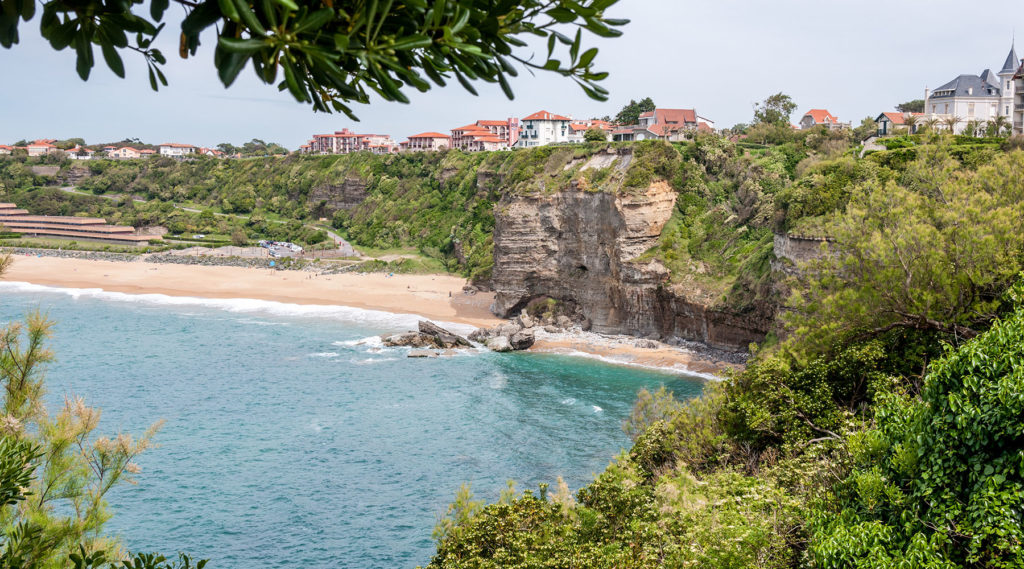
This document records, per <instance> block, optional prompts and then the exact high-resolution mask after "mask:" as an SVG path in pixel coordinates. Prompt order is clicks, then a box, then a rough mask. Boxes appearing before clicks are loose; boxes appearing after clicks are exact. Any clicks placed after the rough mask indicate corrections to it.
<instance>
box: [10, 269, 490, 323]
mask: <svg viewBox="0 0 1024 569" xmlns="http://www.w3.org/2000/svg"><path fill="white" fill-rule="evenodd" d="M0 291H7V292H20V293H32V294H38V293H50V294H63V295H66V296H69V297H71V298H73V299H76V300H77V299H79V298H95V299H98V300H106V301H113V302H127V303H137V304H148V305H160V306H170V307H204V308H213V309H218V310H224V311H227V312H236V313H249V314H267V315H272V316H282V317H299V318H330V319H334V320H342V321H346V322H352V323H355V324H362V325H366V326H370V327H373V328H382V329H386V330H415V329H416V327H417V324H418V323H419V321H420V320H424V318H423V317H422V316H418V315H416V314H405V313H396V312H384V311H382V310H371V309H366V308H353V307H351V306H340V305H324V304H291V303H287V302H277V301H274V300H260V299H255V298H202V297H197V296H170V295H166V294H155V293H145V294H129V293H124V292H113V291H106V290H103V289H101V288H65V287H55V286H47V285H38V284H33V283H27V282H18V281H15V282H0ZM438 325H440V326H443V327H445V328H447V329H449V330H451V331H452V332H455V333H457V334H466V333H468V332H469V331H472V330H474V329H475V328H474V327H473V326H470V325H467V324H457V323H451V322H438ZM467 330H468V331H467Z"/></svg>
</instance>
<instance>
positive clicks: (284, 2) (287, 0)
mask: <svg viewBox="0 0 1024 569" xmlns="http://www.w3.org/2000/svg"><path fill="white" fill-rule="evenodd" d="M274 2H277V3H278V4H280V5H281V6H284V7H285V8H288V9H289V10H291V11H292V12H297V11H298V10H299V5H298V4H296V3H295V2H294V1H293V0H274Z"/></svg>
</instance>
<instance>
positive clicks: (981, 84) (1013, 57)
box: [924, 46, 1020, 134]
mask: <svg viewBox="0 0 1024 569" xmlns="http://www.w3.org/2000/svg"><path fill="white" fill-rule="evenodd" d="M1019 66H1020V60H1019V59H1018V58H1017V52H1016V50H1015V49H1014V47H1013V46H1011V47H1010V53H1009V54H1008V55H1007V56H1006V62H1005V63H1003V67H1002V69H1000V70H999V73H992V71H991V70H989V69H986V70H985V71H983V72H982V73H981V75H960V76H959V77H957V78H955V79H953V80H952V81H949V82H947V83H945V84H944V85H942V86H941V87H937V88H935V89H934V90H932V91H929V90H928V89H925V94H924V115H925V116H924V119H925V120H928V119H938V120H939V121H942V122H944V121H947V120H951V119H954V118H955V119H956V126H955V127H954V128H953V132H954V133H955V134H961V133H963V132H964V130H965V129H966V128H967V123H969V122H975V123H978V124H979V125H980V124H983V123H987V122H989V121H992V120H995V119H996V118H997V117H1005V120H1006V122H1007V124H1008V125H1009V124H1010V123H1011V121H1012V118H1013V110H1014V81H1013V76H1014V74H1015V73H1016V72H1017V69H1018V67H1019ZM940 124H941V122H940ZM947 128H948V127H947Z"/></svg>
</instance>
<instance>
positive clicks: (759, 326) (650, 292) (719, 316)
mask: <svg viewBox="0 0 1024 569" xmlns="http://www.w3.org/2000/svg"><path fill="white" fill-rule="evenodd" d="M619 154H620V156H619V157H618V158H615V160H612V161H611V162H609V160H608V157H607V156H603V157H602V156H598V157H594V158H593V159H592V160H591V162H594V161H597V160H598V159H599V158H600V159H601V160H602V163H601V164H600V167H603V168H613V169H614V168H616V167H617V165H616V164H615V163H614V162H615V161H618V162H620V164H619V165H618V166H621V163H626V164H628V163H629V156H630V155H629V153H628V152H623V151H622V150H620V151H619ZM613 158H614V156H613ZM586 168H587V165H584V166H583V169H584V170H585V169H586ZM623 169H624V168H623ZM676 199H677V192H676V190H675V189H673V188H672V187H671V186H670V185H669V183H667V182H666V181H665V180H656V181H653V182H651V183H650V184H649V185H647V186H646V187H645V188H640V189H636V188H622V187H621V186H620V187H618V188H612V189H611V190H609V191H589V188H587V187H586V184H585V183H580V182H579V181H574V182H572V183H570V184H569V185H568V186H567V187H566V188H564V189H562V190H557V191H537V192H528V193H517V192H505V193H504V194H503V196H502V199H501V200H500V201H499V203H498V204H497V205H496V207H495V228H494V269H493V274H492V279H491V284H492V286H493V288H494V290H495V292H496V299H495V302H494V305H493V311H494V312H495V314H497V315H499V316H504V317H508V316H512V315H515V314H518V313H519V311H520V310H522V309H523V308H525V307H526V306H527V305H528V304H529V303H530V302H531V301H534V300H536V299H541V298H554V299H556V300H559V301H561V302H566V303H571V304H572V305H575V307H576V308H577V310H578V312H579V313H581V314H582V316H583V317H584V318H585V319H586V321H587V322H588V323H589V326H590V329H591V330H593V331H595V332H602V333H616V334H634V335H640V336H646V337H657V338H662V339H673V338H678V339H684V340H692V341H698V342H702V343H705V344H707V345H710V346H713V347H717V348H723V349H745V348H746V347H747V346H748V345H749V344H750V343H751V342H760V341H762V340H763V339H764V337H765V334H766V333H767V331H768V329H769V326H770V324H771V320H772V315H773V311H772V310H770V309H769V310H760V311H758V310H753V311H750V310H748V311H747V312H746V313H738V312H736V311H734V310H730V309H728V308H725V307H721V306H716V305H713V304H710V303H708V302H707V301H704V300H700V299H698V298H692V297H688V296H687V295H686V294H684V293H683V292H682V291H681V290H680V289H679V288H677V287H674V286H672V285H671V284H670V274H669V270H668V269H667V268H666V267H665V266H664V265H663V264H662V263H661V262H660V261H659V260H657V259H645V260H639V259H637V258H638V257H639V256H641V255H642V254H643V253H645V252H646V251H648V250H649V249H651V248H652V247H654V246H656V245H657V244H658V242H659V238H660V237H661V234H662V230H663V228H664V227H665V224H666V223H667V222H668V221H669V219H670V217H671V216H672V213H673V209H674V208H675V205H676Z"/></svg>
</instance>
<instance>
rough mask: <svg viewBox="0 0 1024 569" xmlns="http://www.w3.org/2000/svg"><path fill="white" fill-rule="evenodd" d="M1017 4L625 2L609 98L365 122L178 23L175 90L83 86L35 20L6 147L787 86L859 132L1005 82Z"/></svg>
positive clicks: (6, 68) (486, 113) (747, 113)
mask: <svg viewBox="0 0 1024 569" xmlns="http://www.w3.org/2000/svg"><path fill="white" fill-rule="evenodd" d="M968 6H969V10H968V9H967V7H968ZM1020 8H1021V2H1020V0H976V1H974V2H970V3H966V2H964V1H963V0H885V1H882V0H855V1H854V0H824V1H823V0H773V1H770V2H766V1H764V0H620V2H619V4H618V5H617V6H616V7H615V8H614V10H613V12H614V15H615V16H616V17H626V18H630V19H631V20H632V23H630V24H629V25H628V26H626V27H625V28H624V31H625V34H624V35H623V36H622V37H620V38H617V39H614V40H599V41H598V40H596V38H592V39H591V40H590V45H597V46H599V47H600V48H601V51H600V54H599V55H598V57H597V62H598V64H599V68H600V69H603V70H607V71H609V72H610V73H611V76H610V77H609V78H608V79H607V80H606V82H605V87H606V88H607V89H608V90H609V91H611V98H610V100H609V101H608V102H607V103H598V102H595V101H592V100H590V99H588V98H587V97H586V96H585V95H584V94H583V93H582V92H581V91H580V90H579V89H578V88H577V87H576V86H575V85H574V84H573V83H572V82H571V81H568V80H565V79H563V78H561V77H558V76H555V75H550V74H548V75H544V76H538V77H531V76H530V75H529V74H525V73H524V74H522V75H521V76H520V78H519V79H518V80H515V82H514V83H513V89H514V90H515V91H516V99H515V100H513V101H509V100H507V99H506V98H505V97H504V96H503V95H502V94H501V92H500V90H498V89H497V88H490V86H486V85H481V86H480V88H479V90H480V93H481V96H479V97H474V96H472V95H470V94H468V93H466V92H465V91H463V90H462V88H461V87H459V86H458V84H457V83H454V82H453V83H454V84H453V85H450V86H449V87H447V88H444V89H434V90H432V91H431V92H429V93H427V94H419V93H416V92H415V91H413V92H412V93H411V96H410V98H411V99H412V103H411V104H408V105H402V104H398V103H386V102H379V101H378V102H374V103H372V104H371V105H365V106H358V105H357V106H356V107H355V111H356V114H357V115H358V116H359V117H360V119H361V121H360V122H359V123H353V122H352V121H350V120H349V119H348V118H347V117H345V116H344V115H328V114H322V113H313V112H312V111H311V110H310V109H309V107H308V106H306V105H302V104H299V103H295V102H294V101H293V100H292V99H291V98H290V97H289V96H287V95H285V94H282V93H278V92H277V89H276V87H274V86H268V85H263V84H262V83H259V82H257V81H256V80H255V79H254V78H252V77H251V76H252V72H251V71H250V70H248V69H247V70H245V71H243V73H242V75H241V76H240V78H239V80H238V81H237V82H236V84H235V85H234V86H233V87H231V88H230V89H225V88H224V87H223V86H222V85H221V84H220V82H219V81H218V80H217V76H216V70H215V69H214V67H213V62H212V59H213V55H212V51H213V50H212V48H211V47H210V44H211V43H212V42H209V41H208V42H207V44H206V45H204V46H202V47H200V52H199V54H198V56H197V57H195V58H194V59H190V60H188V61H182V60H180V59H178V58H177V56H176V53H177V39H176V35H175V34H174V33H173V30H172V29H170V28H172V27H173V26H175V25H177V24H178V22H174V23H173V24H171V25H168V28H169V29H168V30H165V34H164V37H163V38H162V40H163V44H162V45H161V47H162V48H163V50H164V53H165V54H166V55H167V56H168V59H169V60H170V61H169V62H168V65H167V66H166V68H165V73H166V75H167V77H168V80H169V81H170V86H169V87H166V88H162V89H161V91H160V92H159V93H153V92H152V91H151V90H150V89H149V82H148V80H147V79H146V71H145V66H144V64H143V62H142V60H141V57H133V54H130V53H125V54H124V58H125V61H126V67H127V70H128V77H127V79H124V80H122V79H119V78H117V77H116V76H114V75H113V74H112V73H111V72H110V71H108V70H107V69H106V68H105V66H104V64H103V63H102V58H100V57H99V54H98V51H97V60H98V61H97V66H96V68H94V70H93V74H92V77H91V78H90V79H89V81H88V82H83V81H81V80H79V79H78V76H77V75H76V74H75V70H74V65H75V57H74V52H73V51H72V50H65V51H63V52H55V51H53V50H52V49H51V48H50V47H49V45H48V44H47V43H46V42H44V41H43V40H42V39H40V37H39V35H38V34H39V32H38V26H39V14H38V13H37V15H36V17H35V18H34V19H33V20H32V21H30V22H29V23H28V24H23V25H22V27H21V36H22V43H21V44H19V45H17V46H15V47H14V48H12V49H10V50H6V49H2V48H0V143H8V144H9V143H11V142H14V141H16V140H19V139H22V138H24V139H29V140H31V139H36V138H59V139H63V138H69V137H75V136H77V137H82V138H84V139H86V141H87V142H88V143H99V142H107V141H116V140H122V139H124V138H132V137H138V138H140V139H142V140H143V141H145V142H149V143H161V142H171V141H173V142H188V143H192V144H196V145H202V146H214V145H216V144H217V143H219V142H232V143H234V144H241V143H242V142H245V141H247V140H250V139H252V138H262V139H264V140H267V141H275V142H279V143H281V144H284V145H285V146H287V147H288V148H296V147H297V146H298V145H300V144H302V143H304V142H305V141H306V140H307V139H309V138H310V136H311V135H312V134H313V133H320V132H332V131H335V130H340V129H342V128H344V127H348V128H351V129H353V130H355V131H357V132H369V133H387V134H391V135H392V136H394V137H395V139H396V140H404V139H405V137H407V136H408V135H410V134H416V133H419V132H424V131H441V132H447V131H448V130H450V129H452V128H455V127H458V126H462V125H464V124H467V123H470V122H473V121H475V120H477V119H503V118H506V117H510V116H520V117H521V116H525V115H527V114H530V113H533V112H535V111H538V110H541V109H544V110H548V111H551V112H555V113H559V114H565V115H571V116H573V117H575V118H585V117H589V116H601V115H606V114H607V115H614V114H615V113H616V112H617V111H618V109H619V108H620V107H621V106H622V105H623V104H625V103H626V102H628V101H629V100H630V99H639V98H642V97H645V96H649V97H652V98H653V99H654V101H655V102H656V103H657V104H658V106H661V107H669V108H691V107H692V108H696V109H697V112H698V113H699V114H700V115H702V116H705V117H707V118H710V119H712V120H713V121H715V122H716V126H718V127H728V126H732V125H733V124H736V123H739V122H749V121H750V117H751V115H752V105H753V103H754V102H756V101H759V100H762V99H764V98H765V97H766V96H768V95H771V94H773V93H776V92H779V91H782V92H785V93H786V94H788V95H790V96H791V97H793V99H794V100H795V101H796V102H797V104H798V109H797V112H796V113H794V117H793V120H794V121H798V120H799V118H800V116H802V115H803V113H804V112H806V111H807V110H808V109H810V108H827V109H828V110H830V111H831V112H832V113H833V114H835V115H837V116H838V117H839V118H840V119H841V120H843V121H847V120H852V121H854V123H858V122H859V121H860V120H861V119H862V118H864V117H865V116H869V115H870V116H876V115H877V114H878V113H880V112H882V111H887V110H892V109H893V107H894V106H895V105H896V104H898V103H900V102H903V101H906V100H910V99H917V98H922V97H923V95H924V89H925V87H933V88H934V87H936V86H938V85H940V84H942V83H945V82H946V81H949V80H950V79H953V78H954V77H956V76H957V75H959V74H962V73H975V74H977V73H981V71H982V70H984V69H985V68H991V69H992V70H993V71H998V70H999V68H1000V67H1001V66H1002V64H1003V61H1004V60H1005V58H1006V54H1007V52H1008V51H1009V48H1010V42H1011V37H1012V35H1013V33H1014V30H1015V28H1016V29H1017V30H1018V31H1021V33H1022V35H1024V12H1022V11H1021V10H1020ZM171 13H172V11H169V12H168V14H171ZM169 32H171V33H169ZM1022 45H1024V41H1022Z"/></svg>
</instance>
